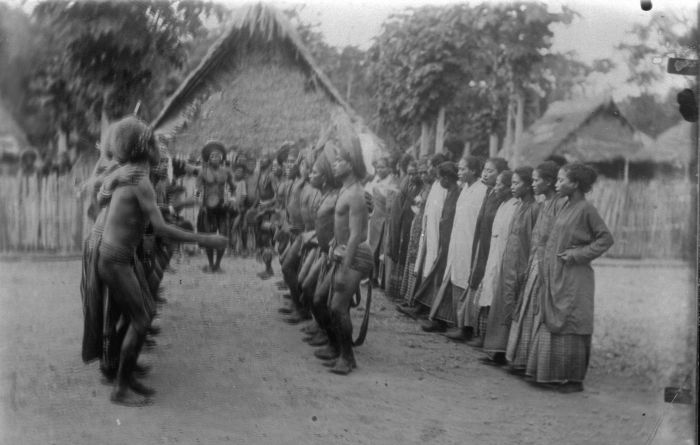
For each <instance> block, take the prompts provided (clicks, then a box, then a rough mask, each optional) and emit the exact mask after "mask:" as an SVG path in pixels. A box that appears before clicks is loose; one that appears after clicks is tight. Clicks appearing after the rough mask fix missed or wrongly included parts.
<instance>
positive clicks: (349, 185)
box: [340, 180, 358, 193]
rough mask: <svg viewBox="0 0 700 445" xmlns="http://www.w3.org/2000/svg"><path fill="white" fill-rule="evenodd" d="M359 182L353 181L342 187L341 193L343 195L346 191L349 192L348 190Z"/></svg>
mask: <svg viewBox="0 0 700 445" xmlns="http://www.w3.org/2000/svg"><path fill="white" fill-rule="evenodd" d="M357 182H358V181H357V180H354V181H352V182H351V183H350V184H348V185H344V186H342V187H341V188H340V193H343V192H344V191H345V190H347V189H349V188H350V187H352V186H353V185H355V184H357Z"/></svg>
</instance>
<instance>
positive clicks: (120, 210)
mask: <svg viewBox="0 0 700 445" xmlns="http://www.w3.org/2000/svg"><path fill="white" fill-rule="evenodd" d="M110 145H111V148H112V150H113V152H114V157H115V158H116V160H117V161H118V162H119V163H120V164H126V163H129V164H132V165H136V166H138V167H140V168H141V169H142V170H143V171H144V173H146V172H148V170H149V164H151V165H153V164H156V163H157V162H158V158H159V152H158V150H157V149H156V148H155V144H154V142H153V137H152V135H151V133H150V130H149V129H148V127H147V126H146V124H145V123H143V122H141V121H140V120H138V119H136V118H135V117H127V118H124V119H122V120H120V121H118V122H116V123H115V124H113V130H112V133H111V144H110ZM148 222H150V223H151V224H152V226H153V230H154V233H155V234H156V235H160V236H163V237H167V238H169V239H172V240H175V241H183V242H187V241H189V242H199V243H200V244H203V245H205V246H207V247H213V248H220V247H223V246H225V245H226V242H227V239H226V238H225V237H222V236H218V235H201V234H194V233H191V232H185V231H183V230H180V229H178V228H177V227H175V226H173V225H170V224H166V223H165V221H164V220H163V215H162V214H161V212H160V210H159V209H158V206H157V204H156V195H155V191H154V189H153V185H152V184H151V181H150V180H149V179H148V178H145V177H142V178H141V179H140V180H139V181H138V183H136V184H134V185H126V186H122V187H119V188H117V189H116V190H114V192H113V193H112V197H111V201H110V207H109V212H108V213H107V216H106V220H105V225H104V233H103V235H102V240H101V243H100V245H99V252H98V255H99V258H98V260H97V270H98V275H99V279H100V280H101V281H102V282H103V283H104V284H105V285H106V286H107V287H108V288H109V292H110V297H112V298H113V301H114V303H115V305H116V306H117V307H118V309H119V312H120V313H121V314H122V316H123V317H124V321H125V325H126V333H125V335H124V339H123V341H122V343H121V350H120V354H119V366H118V370H117V377H116V382H115V388H114V391H113V392H112V395H111V400H112V401H113V402H114V403H117V404H124V405H129V406H133V405H141V404H143V403H145V402H146V400H144V399H142V398H141V397H140V396H138V395H137V394H140V395H144V396H148V395H150V394H152V393H153V390H152V389H150V388H147V387H145V386H144V385H143V384H141V383H140V382H138V381H137V380H136V378H135V376H134V374H133V371H134V367H135V365H136V360H137V358H138V355H139V352H140V350H141V347H142V345H143V342H144V339H145V335H146V328H147V327H148V324H149V321H150V314H149V310H148V308H147V307H146V296H145V295H144V292H145V291H146V289H144V287H143V285H142V284H141V283H142V281H141V280H140V279H139V278H138V276H137V274H138V270H137V267H136V264H135V253H136V248H137V246H138V245H139V243H140V242H141V240H142V238H143V235H144V228H145V227H146V223H148Z"/></svg>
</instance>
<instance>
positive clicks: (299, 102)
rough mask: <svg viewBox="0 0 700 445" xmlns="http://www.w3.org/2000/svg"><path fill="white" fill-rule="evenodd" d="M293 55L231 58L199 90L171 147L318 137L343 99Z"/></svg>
mask: <svg viewBox="0 0 700 445" xmlns="http://www.w3.org/2000/svg"><path fill="white" fill-rule="evenodd" d="M288 57H289V56H288V55H286V54H284V53H282V52H280V51H276V52H273V53H270V52H256V53H251V54H248V55H244V56H242V57H236V58H235V60H232V61H229V62H228V65H229V66H227V67H222V69H219V70H218V73H217V75H216V77H215V78H214V79H213V80H212V81H210V82H208V85H207V86H206V87H202V91H200V92H199V93H198V96H199V97H204V100H203V101H201V100H200V101H194V102H192V103H191V105H190V106H189V107H188V108H187V109H186V110H185V112H184V113H185V114H186V115H187V119H186V123H185V124H184V125H183V126H182V128H181V129H180V130H179V131H177V132H176V134H175V136H174V138H173V140H172V143H170V144H169V147H170V149H171V150H172V151H173V152H174V153H176V154H189V153H192V152H193V151H194V152H197V151H198V150H199V149H200V148H201V147H202V146H203V145H204V143H205V142H206V141H207V140H209V139H218V140H221V141H222V142H223V143H224V144H225V145H227V146H232V145H236V146H238V147H239V148H241V149H243V150H246V151H252V152H259V151H260V150H261V149H262V150H264V149H276V148H278V147H279V146H280V145H281V144H282V143H283V142H284V141H287V140H294V141H297V140H299V139H300V138H303V139H305V140H306V141H307V142H309V143H313V142H315V141H316V139H317V138H318V135H319V133H320V131H321V129H322V128H323V127H325V126H326V125H327V124H328V123H329V122H330V116H331V111H332V110H333V109H334V108H337V105H335V104H333V103H332V102H331V101H330V100H329V99H328V98H327V96H326V95H325V94H324V93H323V92H322V91H320V90H319V89H318V88H317V87H316V86H315V85H314V84H313V83H312V82H310V81H309V77H307V76H306V75H305V73H304V72H303V71H301V70H300V69H299V67H298V66H295V65H293V64H292V63H291V61H290V60H288ZM204 88H206V89H207V90H205V89H204ZM212 90H213V91H212Z"/></svg>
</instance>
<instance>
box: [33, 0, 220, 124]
mask: <svg viewBox="0 0 700 445" xmlns="http://www.w3.org/2000/svg"><path fill="white" fill-rule="evenodd" d="M221 11H222V10H221V9H220V8H218V7H217V8H215V7H214V6H213V5H212V4H210V3H204V2H179V1H141V2H69V3H68V2H60V1H45V2H42V3H39V4H38V5H37V6H36V7H35V8H34V11H33V17H34V19H35V20H36V22H37V24H38V25H39V26H40V28H41V29H43V30H45V33H46V34H47V35H48V36H50V40H49V41H48V42H47V47H48V48H49V49H50V51H48V54H46V57H45V58H44V61H43V62H44V63H42V64H40V65H39V66H38V67H37V69H36V71H35V73H34V76H33V81H32V86H33V88H32V90H33V95H34V97H35V98H36V99H37V100H38V101H39V102H40V103H41V104H42V105H43V106H45V107H48V108H49V109H50V110H51V114H52V116H53V119H52V121H53V122H54V123H55V124H56V125H58V126H59V127H64V129H65V130H77V131H79V132H83V133H86V134H88V135H91V136H93V137H94V136H96V135H98V134H99V132H100V123H102V124H104V120H105V118H106V119H113V118H116V117H119V116H121V115H124V114H127V113H129V112H131V111H132V110H133V109H134V107H135V105H136V103H137V102H139V101H141V102H142V103H143V105H144V106H143V107H142V109H141V110H142V113H141V115H142V117H145V118H147V119H148V118H150V117H151V114H152V113H154V112H155V111H156V107H157V106H159V105H160V104H161V102H162V101H163V100H164V93H165V92H166V91H167V89H168V88H169V87H170V88H171V84H172V82H169V80H170V79H171V74H172V73H173V72H177V71H178V70H181V69H182V68H183V67H184V66H185V63H186V60H187V50H188V45H189V44H190V43H191V42H192V41H193V40H194V39H196V38H198V37H199V36H200V35H202V33H203V23H202V19H203V18H204V17H207V16H209V15H210V14H212V13H215V14H221ZM80 116H83V118H84V119H83V120H84V122H80ZM81 124H83V125H81ZM76 125H77V126H79V127H80V128H75V126H76ZM65 127H73V128H65Z"/></svg>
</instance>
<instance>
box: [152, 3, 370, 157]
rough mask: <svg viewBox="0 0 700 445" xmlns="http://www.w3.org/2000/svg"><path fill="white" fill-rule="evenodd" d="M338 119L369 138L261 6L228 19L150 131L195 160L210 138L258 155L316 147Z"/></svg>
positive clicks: (285, 25) (275, 15)
mask: <svg viewBox="0 0 700 445" xmlns="http://www.w3.org/2000/svg"><path fill="white" fill-rule="evenodd" d="M338 112H340V113H343V114H344V115H346V116H347V117H349V118H350V120H351V121H352V122H353V125H354V126H355V128H356V130H357V132H358V136H360V135H362V134H365V135H366V134H367V133H370V134H371V132H370V131H369V130H368V129H367V127H366V125H365V124H364V123H363V122H362V120H361V118H360V117H359V116H358V115H357V114H356V113H355V112H354V110H353V109H352V108H351V107H350V105H348V104H347V103H346V102H345V101H344V100H343V98H342V96H341V95H340V93H338V91H337V90H336V88H335V87H334V86H333V85H332V84H331V82H330V80H329V79H328V78H327V77H326V75H325V74H324V73H323V72H321V70H320V69H319V68H318V66H317V64H316V63H315V62H314V60H313V58H312V57H311V55H310V53H309V51H308V49H307V48H305V46H304V45H303V43H302V42H301V39H300V38H299V36H298V35H297V33H296V31H295V30H294V29H293V28H292V26H291V24H290V23H289V21H288V20H287V19H286V17H284V15H283V14H282V13H281V12H279V11H278V10H277V9H275V8H274V7H272V6H269V5H265V4H261V3H259V4H256V5H252V6H249V7H246V8H242V9H240V10H238V11H237V12H236V13H235V14H234V19H233V24H232V26H231V28H230V30H229V31H228V32H227V33H225V34H224V35H223V36H222V37H221V38H220V39H219V40H218V41H217V42H216V43H215V44H214V45H212V47H211V48H210V49H209V52H208V53H207V55H206V56H205V57H204V59H203V60H202V62H201V63H200V64H199V66H198V67H197V68H196V69H195V70H194V71H193V72H192V73H190V74H189V75H188V77H187V78H186V79H185V81H184V82H183V83H182V85H180V87H179V88H178V89H177V91H176V92H175V93H174V94H173V96H172V97H170V98H169V99H168V101H167V102H166V104H165V106H164V108H163V110H162V111H161V112H160V113H159V115H158V117H157V118H156V119H155V120H154V121H153V126H154V129H155V132H156V133H158V134H159V135H161V136H162V137H164V138H165V139H166V140H167V141H168V142H169V147H170V149H171V150H172V151H174V152H175V153H176V154H180V155H191V154H195V153H197V152H198V150H199V149H200V148H201V147H202V146H203V144H204V143H205V142H206V141H207V140H208V139H211V138H216V139H219V140H221V141H222V142H224V143H225V144H226V145H228V146H233V145H235V146H237V147H238V148H239V149H241V150H243V151H253V152H258V151H260V150H263V149H274V148H277V147H279V146H280V145H281V144H282V142H284V141H287V140H300V139H303V140H306V141H309V142H314V141H315V140H316V139H317V138H318V135H319V133H320V132H321V130H322V129H323V128H324V127H325V126H326V125H327V124H329V123H330V121H331V119H332V116H333V115H337V113H338ZM371 140H372V141H373V142H374V143H375V147H373V148H372V150H376V148H377V147H381V143H380V142H379V140H378V138H376V136H374V135H373V134H372V137H371ZM363 150H365V147H363ZM366 159H367V157H366Z"/></svg>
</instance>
